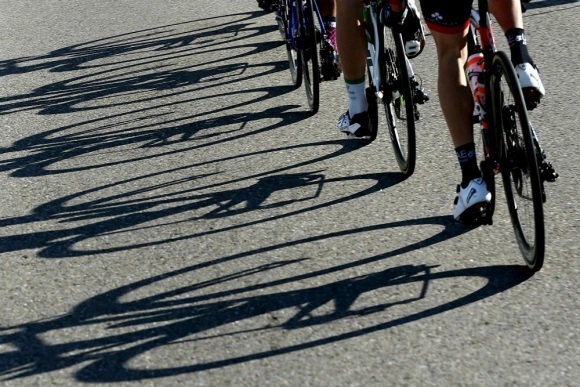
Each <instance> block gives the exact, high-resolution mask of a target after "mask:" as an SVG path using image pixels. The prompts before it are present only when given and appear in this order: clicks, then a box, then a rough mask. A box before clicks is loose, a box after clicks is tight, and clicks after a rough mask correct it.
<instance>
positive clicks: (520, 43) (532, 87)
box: [489, 0, 545, 109]
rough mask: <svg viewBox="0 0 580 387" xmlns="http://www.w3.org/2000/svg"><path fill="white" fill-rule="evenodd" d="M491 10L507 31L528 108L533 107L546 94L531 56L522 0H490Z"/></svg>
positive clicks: (512, 56)
mask: <svg viewBox="0 0 580 387" xmlns="http://www.w3.org/2000/svg"><path fill="white" fill-rule="evenodd" d="M489 10H490V12H491V13H492V14H493V15H494V16H495V18H496V20H497V22H498V24H499V25H500V27H501V28H502V30H503V31H504V33H505V36H506V38H507V40H508V44H509V46H510V53H511V60H512V63H513V64H514V66H515V69H516V74H517V75H518V78H519V80H520V84H521V86H522V90H523V91H524V97H525V99H526V104H527V105H528V108H530V109H533V108H534V107H536V106H537V104H538V103H539V102H540V99H541V98H542V97H543V96H544V94H545V90H544V86H543V84H542V81H541V80H540V75H539V73H538V68H537V67H536V65H535V64H534V61H533V60H532V58H531V57H530V54H529V52H528V45H527V41H526V35H525V33H524V22H523V18H522V9H521V2H520V0H489Z"/></svg>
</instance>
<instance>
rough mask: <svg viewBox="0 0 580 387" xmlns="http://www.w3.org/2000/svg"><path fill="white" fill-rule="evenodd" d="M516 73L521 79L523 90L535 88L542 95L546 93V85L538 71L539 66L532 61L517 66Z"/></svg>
mask: <svg viewBox="0 0 580 387" xmlns="http://www.w3.org/2000/svg"><path fill="white" fill-rule="evenodd" d="M515 69H516V74H517V75H518V78H519V80H520V86H521V87H522V90H525V89H533V90H534V91H536V92H537V93H539V95H540V96H542V97H543V96H544V95H545V94H546V90H544V85H543V84H542V80H541V79H540V74H539V73H538V68H537V67H536V66H534V65H531V64H530V63H522V64H519V65H517V66H516V67H515Z"/></svg>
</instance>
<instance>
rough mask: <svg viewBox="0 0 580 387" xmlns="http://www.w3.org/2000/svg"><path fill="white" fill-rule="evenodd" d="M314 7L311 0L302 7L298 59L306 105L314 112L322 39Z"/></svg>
mask: <svg viewBox="0 0 580 387" xmlns="http://www.w3.org/2000/svg"><path fill="white" fill-rule="evenodd" d="M314 18H315V16H314V8H313V6H312V0H306V1H305V2H304V6H303V7H302V20H304V26H303V27H304V28H305V31H301V32H300V33H301V41H302V43H303V44H302V47H301V50H300V59H301V62H302V69H303V70H304V74H303V75H304V87H305V89H306V98H307V100H308V107H309V109H310V111H311V112H312V113H313V114H314V113H316V112H318V107H319V103H320V65H319V61H318V51H319V46H320V41H321V39H322V37H321V34H320V31H319V30H317V29H316V28H315V23H314Z"/></svg>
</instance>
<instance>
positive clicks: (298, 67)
mask: <svg viewBox="0 0 580 387" xmlns="http://www.w3.org/2000/svg"><path fill="white" fill-rule="evenodd" d="M279 4H280V5H279V9H278V15H277V20H278V29H279V30H280V34H282V39H284V42H285V43H286V54H287V56H288V67H289V70H290V78H291V79H292V86H293V87H294V88H295V89H297V88H299V87H300V86H302V72H303V71H302V60H301V58H300V50H298V46H297V44H296V41H295V39H294V37H293V36H292V32H291V28H290V12H292V5H291V3H290V0H281V1H280V3H279Z"/></svg>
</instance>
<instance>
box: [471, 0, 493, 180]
mask: <svg viewBox="0 0 580 387" xmlns="http://www.w3.org/2000/svg"><path fill="white" fill-rule="evenodd" d="M482 15H483V17H482ZM469 35H470V38H468V56H470V55H472V54H474V53H477V52H481V53H482V54H483V59H484V63H485V64H487V65H485V66H484V69H483V78H484V84H485V85H486V88H485V100H486V104H488V103H489V102H490V101H491V90H490V88H489V87H487V85H489V82H488V81H487V80H488V79H490V76H491V67H490V65H491V63H492V60H493V55H494V54H495V52H496V51H497V48H496V45H495V38H494V36H493V29H492V26H491V17H490V14H489V7H488V4H487V0H478V10H476V9H473V8H472V9H471V15H470V31H469ZM484 112H485V113H484V115H483V117H479V119H478V120H477V122H479V123H480V124H481V127H482V136H483V141H484V144H483V145H484V148H485V155H486V157H487V158H488V160H490V161H492V162H493V163H494V165H495V168H494V172H495V173H496V174H497V173H499V171H500V168H499V163H498V162H497V154H496V153H497V152H496V147H495V146H492V140H491V139H492V138H493V136H492V133H493V131H494V130H495V128H494V127H493V117H491V116H490V109H489V108H485V109H484Z"/></svg>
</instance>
